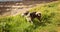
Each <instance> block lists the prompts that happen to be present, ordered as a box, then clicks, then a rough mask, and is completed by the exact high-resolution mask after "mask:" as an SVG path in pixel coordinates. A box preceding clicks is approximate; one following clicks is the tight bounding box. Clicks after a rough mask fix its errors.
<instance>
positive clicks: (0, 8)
mask: <svg viewBox="0 0 60 32" xmlns="http://www.w3.org/2000/svg"><path fill="white" fill-rule="evenodd" d="M48 2H52V1H22V2H20V1H19V2H0V16H10V15H11V16H13V15H17V14H19V13H23V12H25V11H28V10H29V9H31V8H32V7H35V6H37V5H38V4H41V3H48Z"/></svg>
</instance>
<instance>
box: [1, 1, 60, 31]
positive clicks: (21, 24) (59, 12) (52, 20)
mask: <svg viewBox="0 0 60 32" xmlns="http://www.w3.org/2000/svg"><path fill="white" fill-rule="evenodd" d="M33 11H39V12H41V13H42V17H41V23H39V22H38V20H37V19H34V21H33V23H34V24H31V23H29V22H28V21H26V19H25V18H24V17H22V16H21V15H16V16H14V17H13V16H11V17H0V32H4V31H5V32H58V29H57V27H60V2H52V3H47V4H43V5H38V6H36V7H34V8H32V9H31V10H30V12H33Z"/></svg>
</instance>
